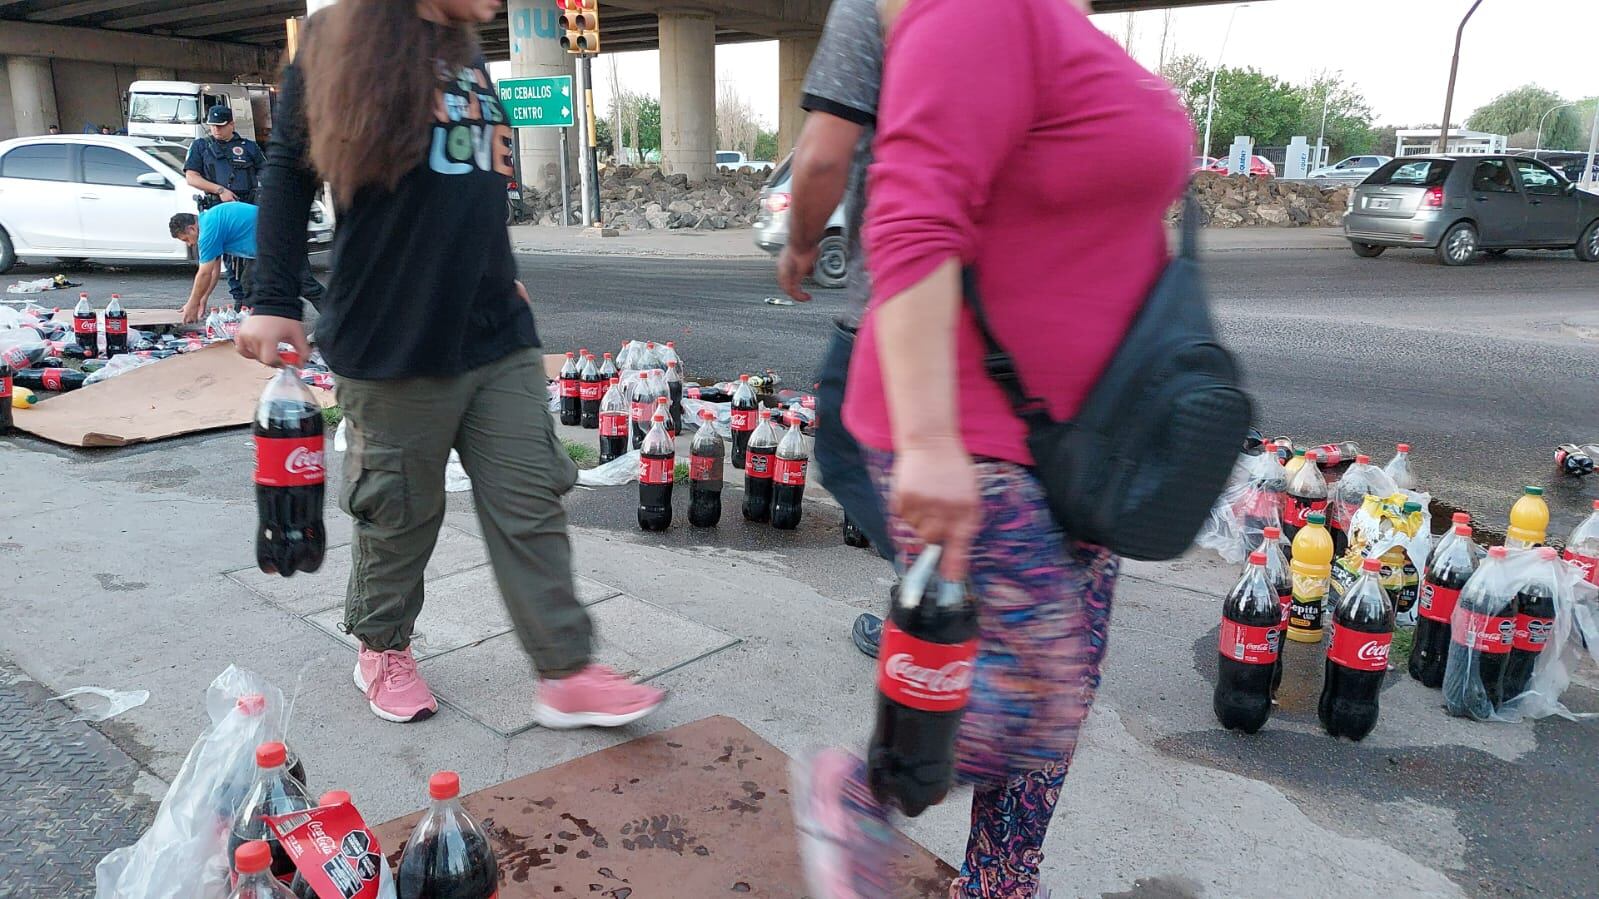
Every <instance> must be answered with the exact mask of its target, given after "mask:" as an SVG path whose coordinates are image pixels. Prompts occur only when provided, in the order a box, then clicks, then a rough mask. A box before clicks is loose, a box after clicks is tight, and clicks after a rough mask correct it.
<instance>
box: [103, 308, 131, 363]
mask: <svg viewBox="0 0 1599 899" xmlns="http://www.w3.org/2000/svg"><path fill="white" fill-rule="evenodd" d="M127 351H128V313H127V312H126V311H124V310H123V308H122V297H120V296H118V295H117V294H112V295H111V302H109V303H106V304H105V354H106V355H107V356H120V355H121V354H123V353H126V352H127Z"/></svg>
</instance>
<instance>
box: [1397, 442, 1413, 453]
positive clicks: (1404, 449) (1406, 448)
mask: <svg viewBox="0 0 1599 899" xmlns="http://www.w3.org/2000/svg"><path fill="white" fill-rule="evenodd" d="M1394 449H1397V450H1398V451H1400V452H1401V453H1408V452H1410V444H1408V443H1401V444H1399V445H1398V446H1396V447H1394Z"/></svg>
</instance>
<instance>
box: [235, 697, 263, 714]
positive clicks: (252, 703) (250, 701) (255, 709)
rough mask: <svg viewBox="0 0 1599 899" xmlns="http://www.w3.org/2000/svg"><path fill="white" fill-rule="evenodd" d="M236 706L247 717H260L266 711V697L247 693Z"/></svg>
mask: <svg viewBox="0 0 1599 899" xmlns="http://www.w3.org/2000/svg"><path fill="white" fill-rule="evenodd" d="M235 705H237V706H238V708H239V711H241V712H243V713H245V714H246V715H259V714H261V713H262V712H264V711H266V697H265V696H262V695H261V694H260V693H246V694H244V695H243V696H240V697H239V701H238V702H237V703H235Z"/></svg>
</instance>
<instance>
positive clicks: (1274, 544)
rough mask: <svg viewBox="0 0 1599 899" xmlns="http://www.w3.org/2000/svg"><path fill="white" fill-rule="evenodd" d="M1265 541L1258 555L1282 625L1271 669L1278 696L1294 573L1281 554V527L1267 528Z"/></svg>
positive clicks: (1292, 603)
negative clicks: (1260, 555)
mask: <svg viewBox="0 0 1599 899" xmlns="http://www.w3.org/2000/svg"><path fill="white" fill-rule="evenodd" d="M1263 536H1264V539H1262V540H1261V542H1260V552H1262V553H1264V554H1265V556H1266V583H1268V584H1270V585H1271V590H1272V593H1274V594H1276V596H1277V607H1278V609H1279V611H1280V616H1279V617H1280V618H1281V619H1282V620H1281V623H1279V624H1278V626H1277V635H1278V637H1280V638H1281V639H1280V640H1279V641H1278V652H1277V661H1276V663H1275V664H1273V665H1272V666H1271V692H1272V694H1273V695H1275V694H1276V693H1277V687H1278V686H1279V685H1281V684H1282V682H1283V650H1284V649H1286V648H1287V645H1286V644H1287V640H1288V619H1289V618H1290V617H1292V615H1293V609H1294V574H1293V572H1292V571H1290V570H1289V568H1288V557H1287V556H1285V555H1283V546H1282V539H1283V532H1282V529H1280V528H1266V530H1265V533H1264V535H1263Z"/></svg>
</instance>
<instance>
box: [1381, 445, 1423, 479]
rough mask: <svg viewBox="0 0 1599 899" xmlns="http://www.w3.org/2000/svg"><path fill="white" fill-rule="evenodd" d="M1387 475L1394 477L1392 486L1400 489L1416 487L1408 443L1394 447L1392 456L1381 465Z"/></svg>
mask: <svg viewBox="0 0 1599 899" xmlns="http://www.w3.org/2000/svg"><path fill="white" fill-rule="evenodd" d="M1382 470H1383V471H1384V472H1386V473H1387V474H1388V477H1390V478H1393V479H1394V486H1395V487H1398V488H1399V489H1400V490H1415V489H1416V472H1415V469H1413V468H1412V467H1411V465H1410V444H1408V443H1401V444H1399V445H1397V446H1395V447H1394V457H1393V458H1392V459H1389V460H1388V464H1387V465H1384V466H1383V467H1382Z"/></svg>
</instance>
